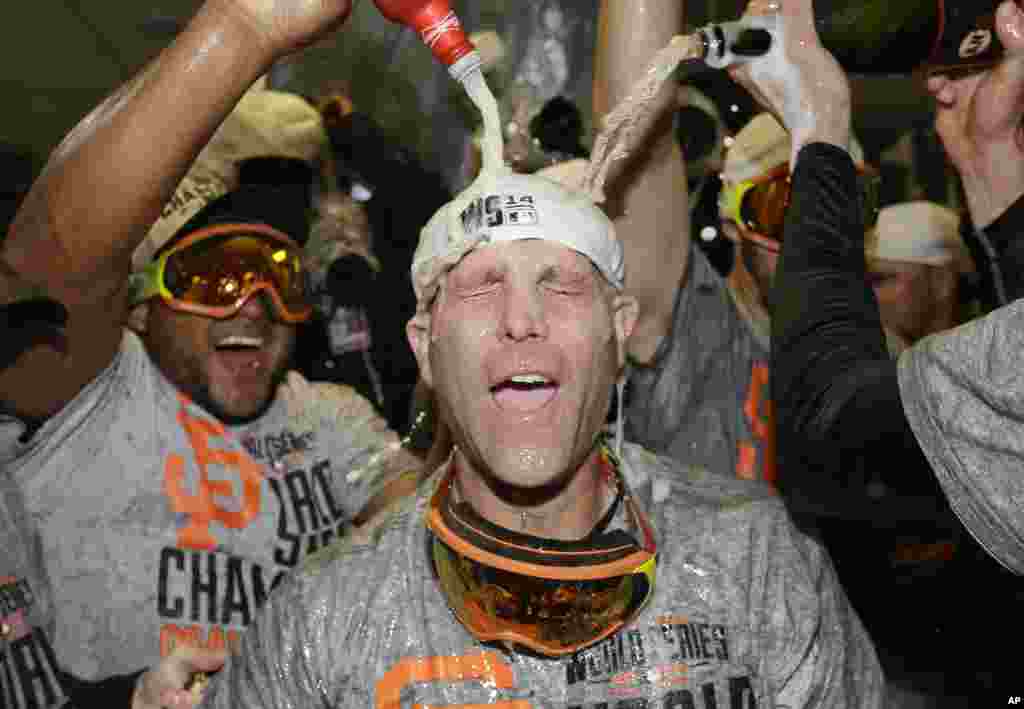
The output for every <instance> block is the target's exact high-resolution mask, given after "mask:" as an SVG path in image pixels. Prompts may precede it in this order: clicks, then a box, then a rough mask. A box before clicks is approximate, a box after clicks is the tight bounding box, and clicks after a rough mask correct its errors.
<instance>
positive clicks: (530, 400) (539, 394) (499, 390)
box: [491, 374, 558, 411]
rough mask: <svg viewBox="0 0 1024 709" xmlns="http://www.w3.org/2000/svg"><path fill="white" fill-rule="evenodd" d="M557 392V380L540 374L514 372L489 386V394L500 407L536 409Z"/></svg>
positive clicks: (514, 409)
mask: <svg viewBox="0 0 1024 709" xmlns="http://www.w3.org/2000/svg"><path fill="white" fill-rule="evenodd" d="M557 393H558V382H556V381H554V380H553V379H549V378H548V377H545V376H544V375H542V374H516V375H514V376H511V377H509V378H508V379H503V380H502V381H500V382H498V383H497V384H495V385H494V386H492V387H491V395H492V396H493V397H494V400H495V402H497V404H498V406H499V407H501V408H502V409H509V410H512V411H537V410H539V409H542V408H544V407H545V406H546V405H547V404H548V403H550V402H551V400H552V399H554V398H555V395H556V394H557Z"/></svg>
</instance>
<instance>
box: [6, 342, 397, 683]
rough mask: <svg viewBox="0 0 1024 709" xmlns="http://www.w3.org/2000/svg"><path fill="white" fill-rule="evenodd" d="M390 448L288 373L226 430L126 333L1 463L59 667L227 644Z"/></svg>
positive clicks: (355, 410)
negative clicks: (38, 540) (268, 400)
mask: <svg viewBox="0 0 1024 709" xmlns="http://www.w3.org/2000/svg"><path fill="white" fill-rule="evenodd" d="M393 447H394V448H397V437H396V436H395V435H394V434H393V433H391V432H390V431H389V430H388V429H387V427H386V424H385V423H384V422H383V421H382V420H381V419H380V418H379V417H378V416H377V415H376V414H375V413H374V410H373V407H372V405H371V404H370V403H369V402H367V401H365V400H364V399H362V398H360V397H358V396H357V395H356V394H355V393H354V392H353V391H352V390H351V389H347V388H342V387H338V386H336V385H310V384H309V383H308V382H306V381H305V380H304V379H302V378H301V377H298V375H296V374H294V373H290V374H289V379H288V382H287V383H286V384H285V385H283V386H282V387H281V389H280V390H279V392H278V395H277V396H276V398H275V400H274V402H273V403H272V405H271V407H270V408H269V409H268V411H267V412H266V414H265V415H263V416H262V417H261V418H260V419H259V420H257V421H255V422H254V423H251V424H248V425H245V426H226V425H224V424H222V423H221V422H219V421H217V420H216V419H215V418H213V417H212V416H210V415H209V414H207V413H206V412H205V411H204V410H203V409H202V408H200V407H199V406H197V405H196V404H194V403H192V402H191V401H190V400H189V399H188V398H187V397H185V396H184V395H182V394H180V393H179V392H178V391H177V390H176V389H175V388H174V386H173V385H172V384H171V383H170V382H169V381H168V380H167V379H166V378H165V377H164V376H163V375H162V374H161V373H160V371H159V370H158V369H157V367H156V366H155V365H154V364H153V362H152V361H151V360H150V358H149V356H148V355H147V354H146V352H145V349H144V347H143V344H142V342H141V341H140V340H139V338H138V337H137V336H135V335H134V334H132V333H130V332H127V331H126V333H125V336H124V339H123V342H122V345H121V349H120V351H119V353H118V355H117V357H116V358H115V360H114V361H113V362H112V363H111V365H110V366H109V367H108V368H107V369H106V370H105V371H104V372H102V373H101V374H100V375H99V376H98V377H97V378H96V379H94V380H93V381H92V382H91V383H90V384H89V385H88V386H87V387H86V388H85V389H83V390H82V391H81V392H80V393H79V394H78V396H76V397H75V399H74V400H72V401H71V402H70V403H69V404H68V405H67V406H65V407H64V409H63V410H62V411H61V412H60V413H59V414H58V415H57V416H56V417H54V418H53V419H51V420H49V421H48V422H47V423H46V424H45V425H44V426H43V428H41V429H40V430H39V431H38V432H37V433H36V435H35V436H34V437H33V438H32V439H31V441H30V442H29V443H28V444H27V445H20V446H16V447H15V450H14V451H13V454H12V453H11V452H10V451H7V453H6V457H7V458H8V460H6V461H3V460H2V459H0V464H3V465H4V466H5V468H6V469H7V470H8V471H9V474H10V475H11V476H12V477H13V479H14V480H15V481H16V482H17V483H18V484H19V485H20V487H21V489H22V491H23V492H24V496H25V504H26V506H27V508H28V510H29V511H30V513H31V515H32V517H33V523H34V524H35V525H36V528H37V529H38V530H39V532H40V534H41V536H42V554H43V558H44V559H45V563H46V569H47V572H48V576H49V579H50V582H51V584H52V588H53V596H54V605H55V608H56V628H55V631H54V634H53V635H52V636H51V637H52V640H53V643H54V647H55V649H56V653H57V658H58V660H59V662H60V665H61V667H62V668H63V669H65V670H67V671H70V672H72V673H74V674H76V675H78V676H79V677H82V678H83V679H94V678H99V677H106V676H109V675H113V674H124V673H128V672H132V671H135V670H138V669H141V668H143V667H146V666H149V665H153V664H155V663H156V662H157V661H158V660H159V658H160V657H161V656H162V655H166V654H167V653H168V652H169V651H170V650H171V649H172V648H173V647H174V645H175V644H176V643H179V642H187V643H191V644H200V645H207V646H223V645H224V644H225V643H227V644H233V643H235V642H236V641H237V638H238V636H239V635H240V633H241V632H242V630H243V629H244V628H245V626H246V625H248V623H249V622H250V620H251V618H252V617H253V615H254V614H255V613H256V610H257V608H258V607H259V606H260V605H261V604H262V603H263V600H264V599H265V598H266V596H267V595H268V594H269V593H270V591H271V589H272V588H273V587H275V586H276V585H277V584H278V583H279V582H280V580H281V578H282V576H283V575H284V574H285V573H286V572H287V571H288V570H289V569H291V568H292V567H294V566H295V565H296V564H297V563H298V562H299V560H300V559H301V558H303V557H304V556H305V555H306V554H308V553H310V552H313V551H316V550H318V549H320V548H321V547H323V546H324V545H326V544H327V543H328V542H330V541H331V540H332V539H333V538H335V537H336V536H338V535H339V533H340V532H342V531H343V530H344V528H345V527H346V526H347V520H348V519H350V518H351V517H352V516H353V515H354V514H355V513H356V512H358V511H359V510H360V509H361V507H362V506H363V505H364V504H365V502H366V500H367V499H368V498H369V496H370V494H372V492H373V489H374V484H375V481H374V474H373V473H374V471H376V470H377V467H376V465H375V461H376V460H377V459H378V458H381V457H386V456H387V453H388V451H390V450H392V449H393ZM378 454H380V455H378ZM2 455H4V453H3V452H0V456H2ZM371 458H372V459H373V460H371ZM360 471H361V473H362V474H358V473H360Z"/></svg>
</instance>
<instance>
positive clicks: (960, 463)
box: [899, 300, 1024, 574]
mask: <svg viewBox="0 0 1024 709" xmlns="http://www.w3.org/2000/svg"><path fill="white" fill-rule="evenodd" d="M1022 352H1024V300H1018V301H1016V302H1014V303H1011V304H1010V305H1007V306H1004V307H1002V308H999V309H998V310H995V311H993V312H992V313H991V314H989V315H988V316H986V317H984V318H980V319H977V320H973V321H971V322H969V323H967V324H965V325H961V326H960V327H958V328H956V329H955V330H951V331H949V332H944V333H940V334H937V335H933V336H932V337H929V338H927V339H925V340H923V341H922V342H920V343H918V344H917V345H915V346H914V347H912V348H911V349H909V350H907V352H905V353H904V354H903V356H902V357H901V358H900V361H899V381H900V395H901V397H902V399H903V408H904V410H905V411H906V414H907V419H908V421H909V422H910V425H911V427H912V428H913V430H914V435H915V436H917V440H918V442H919V443H920V445H921V448H922V450H924V452H925V455H927V457H928V460H929V461H930V462H931V465H932V469H933V470H934V471H935V474H936V476H937V477H938V479H939V482H940V483H941V484H942V488H943V489H944V490H945V492H946V495H947V497H948V498H949V501H950V505H951V506H952V508H953V510H954V511H955V512H956V514H957V515H958V516H959V517H960V521H961V522H963V524H964V526H965V527H967V529H968V530H969V531H970V532H971V534H973V535H974V537H975V539H977V540H978V542H979V543H980V544H981V545H982V546H983V547H984V548H985V549H986V550H987V551H988V552H989V554H991V555H992V556H993V557H995V558H996V559H998V560H999V561H1000V562H1001V563H1002V564H1003V565H1004V566H1006V567H1007V568H1008V569H1010V570H1011V571H1013V572H1014V573H1017V574H1024V435H1022V434H1024V376H1022V372H1024V370H1022V367H1021V353H1022Z"/></svg>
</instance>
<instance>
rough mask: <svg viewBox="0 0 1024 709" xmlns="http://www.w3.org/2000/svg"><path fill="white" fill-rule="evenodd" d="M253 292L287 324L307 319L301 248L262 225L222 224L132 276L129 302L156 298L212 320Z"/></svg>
mask: <svg viewBox="0 0 1024 709" xmlns="http://www.w3.org/2000/svg"><path fill="white" fill-rule="evenodd" d="M258 292H264V293H266V294H267V295H268V296H269V297H270V301H271V302H272V303H273V305H274V311H275V313H276V315H277V316H278V317H279V318H280V319H281V320H283V321H285V322H289V323H295V322H302V321H304V320H308V319H309V317H310V316H311V315H312V312H313V308H312V305H311V304H310V302H309V298H308V293H307V283H306V273H305V270H304V268H303V266H302V251H301V248H300V247H299V246H298V245H297V244H295V242H294V241H292V240H291V239H289V238H288V237H287V236H286V235H285V234H283V233H282V232H279V231H277V230H276V229H273V228H271V227H269V226H266V225H261V224H221V225H217V226H212V227H209V228H206V229H201V230H199V231H197V232H196V233H194V234H191V235H190V236H188V237H187V238H185V239H183V240H182V241H181V242H180V243H179V244H176V245H175V246H174V247H173V248H171V249H169V250H167V251H165V252H164V253H163V254H161V255H160V256H159V257H158V258H157V259H156V261H154V262H153V263H151V264H149V265H148V266H147V267H146V268H145V269H144V270H143V271H142V272H140V273H136V274H133V275H132V278H131V280H130V281H129V297H130V299H131V303H132V304H133V305H135V304H137V303H141V302H143V301H145V300H148V299H149V298H152V297H154V296H160V297H161V298H162V299H163V301H164V302H165V303H167V305H168V306H169V307H171V308H174V309H175V310H180V311H184V312H189V313H195V314H197V315H205V316H208V317H214V318H228V317H231V316H233V315H235V314H236V313H237V312H238V311H239V310H241V308H242V306H243V305H245V303H246V301H247V300H248V299H249V298H251V297H252V296H253V295H254V294H256V293H258Z"/></svg>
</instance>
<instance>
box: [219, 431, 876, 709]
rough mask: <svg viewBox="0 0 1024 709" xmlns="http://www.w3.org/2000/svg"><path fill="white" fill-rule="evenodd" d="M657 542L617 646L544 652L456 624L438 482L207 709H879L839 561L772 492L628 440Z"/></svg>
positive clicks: (357, 544) (298, 579) (316, 573)
mask: <svg viewBox="0 0 1024 709" xmlns="http://www.w3.org/2000/svg"><path fill="white" fill-rule="evenodd" d="M623 464H624V470H625V472H626V477H627V479H628V480H629V483H630V486H631V488H632V490H633V492H634V493H635V494H636V496H637V499H638V500H639V501H641V504H643V505H644V507H645V508H646V509H647V510H648V511H649V517H650V520H651V522H652V524H653V525H654V526H655V528H656V530H658V532H660V538H659V541H660V545H659V555H658V565H657V578H656V582H655V595H654V596H653V598H652V599H651V600H650V601H649V603H648V604H647V606H646V607H645V608H644V610H643V611H642V612H641V614H640V615H639V616H638V617H637V618H635V619H634V620H633V621H632V622H631V623H630V624H629V625H628V626H627V627H626V628H624V629H623V630H621V631H620V632H618V633H617V634H615V635H613V636H611V637H610V638H608V639H606V640H604V641H602V642H600V643H598V644H596V645H594V646H592V647H590V648H588V649H585V650H582V651H580V652H577V653H575V654H573V655H571V656H568V657H563V658H542V657H537V656H534V655H529V654H525V653H519V652H516V651H515V650H514V649H510V648H507V647H504V646H498V645H489V644H488V645H484V644H481V643H480V642H478V641H477V640H476V639H475V638H473V637H472V636H471V635H470V634H469V633H468V632H467V631H466V630H465V628H464V627H463V626H462V625H461V624H460V623H459V622H458V621H457V620H456V619H455V617H454V615H452V613H451V612H450V610H449V608H448V606H447V604H446V601H445V598H444V596H443V595H442V593H441V591H440V590H439V587H438V585H437V583H436V581H435V579H434V576H433V569H432V565H431V561H430V557H429V553H428V541H429V532H428V531H427V529H426V526H425V524H424V522H423V516H424V510H425V507H426V505H427V503H428V501H429V498H430V493H431V492H432V485H433V484H434V483H435V482H436V479H437V476H436V475H435V476H434V477H432V478H431V479H430V480H429V481H427V482H426V483H425V484H424V486H423V487H422V488H421V490H420V492H419V494H418V495H417V496H416V498H410V499H409V500H407V501H405V503H404V504H403V505H402V506H401V507H400V508H399V509H398V510H397V511H396V512H395V513H394V514H392V515H390V516H388V517H386V518H383V519H382V521H381V523H380V525H379V526H378V527H377V528H376V529H375V530H373V532H371V533H365V532H363V531H362V530H361V531H360V532H359V533H357V535H353V536H351V537H348V538H346V539H345V540H342V541H340V542H338V543H336V544H335V545H332V546H331V547H329V548H328V549H327V550H325V551H324V552H322V553H320V554H318V555H316V556H314V557H311V558H310V559H309V560H307V562H306V563H305V564H304V565H303V568H302V571H301V572H297V573H295V574H293V575H291V576H290V577H289V578H288V579H286V580H285V582H284V584H282V586H281V587H280V588H279V589H278V590H277V592H275V594H274V595H273V596H272V597H271V599H270V601H269V602H268V604H267V607H266V608H265V610H264V612H263V613H262V614H261V616H260V617H259V618H258V619H257V621H256V622H255V623H254V624H253V625H252V626H251V627H250V628H249V631H248V632H247V633H246V635H245V637H244V638H243V641H242V651H241V653H240V654H238V655H236V656H234V657H232V658H230V659H229V661H228V664H227V665H226V667H225V669H224V670H223V672H221V673H220V674H219V675H218V676H216V677H215V678H214V680H213V682H212V683H211V684H210V686H209V688H208V691H207V694H206V696H205V697H204V701H203V702H202V704H201V706H202V707H206V708H210V707H217V708H219V709H226V708H227V707H243V706H244V707H253V708H259V707H278V708H281V709H284V708H294V709H298V708H300V707H364V708H366V707H387V708H389V709H390V708H394V709H398V707H415V706H437V707H440V706H463V705H483V704H487V705H490V706H494V707H504V708H505V709H528V707H535V708H538V709H539V708H540V707H548V708H553V707H564V708H570V707H572V708H575V707H584V706H587V707H594V708H595V709H597V708H605V707H611V706H614V707H616V708H619V707H622V708H626V707H629V708H634V707H636V708H639V707H655V706H657V707H668V708H675V707H694V708H695V709H712V708H715V709H724V708H726V707H729V708H734V709H748V708H750V707H758V706H760V707H776V706H786V707H791V708H792V709H797V708H799V707H832V708H836V707H879V706H881V701H882V694H883V689H882V685H883V682H882V676H881V670H880V669H879V665H878V662H877V659H876V657H875V652H874V649H873V647H872V645H871V642H870V640H869V639H868V637H867V636H866V635H865V633H864V630H863V628H862V626H861V623H860V621H859V619H858V618H857V616H856V615H855V614H854V612H853V610H852V609H851V607H850V605H849V603H848V602H847V599H846V597H845V595H844V594H843V591H842V589H841V588H840V586H839V584H838V583H837V582H836V578H835V574H834V571H833V569H832V566H831V563H830V561H829V560H828V557H827V556H826V554H825V552H824V551H823V550H822V549H821V548H820V547H819V546H817V545H816V544H815V543H814V542H813V541H811V540H810V539H808V538H807V537H804V536H802V535H801V534H800V533H799V532H797V531H796V530H795V528H794V527H793V526H792V523H791V522H790V520H789V518H788V517H787V515H786V512H785V510H784V508H783V506H782V504H781V502H780V501H779V500H778V498H777V497H776V496H774V495H773V494H772V493H771V492H770V490H769V489H768V488H767V486H764V485H762V484H760V483H748V482H747V481H743V480H736V479H733V478H729V477H725V476H720V475H712V474H709V473H707V472H705V471H704V470H702V469H697V468H687V467H686V466H684V465H683V464H681V463H678V462H676V461H674V460H672V459H669V458H664V457H656V456H655V455H654V454H652V453H649V452H647V451H645V450H643V449H641V448H640V447H639V446H634V445H632V444H627V445H626V447H625V449H624V455H623Z"/></svg>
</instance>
